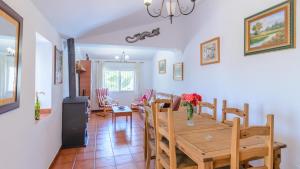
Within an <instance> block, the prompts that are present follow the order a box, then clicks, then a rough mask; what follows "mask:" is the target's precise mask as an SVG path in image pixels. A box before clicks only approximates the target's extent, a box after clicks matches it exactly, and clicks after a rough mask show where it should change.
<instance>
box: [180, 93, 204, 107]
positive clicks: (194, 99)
mask: <svg viewBox="0 0 300 169" xmlns="http://www.w3.org/2000/svg"><path fill="white" fill-rule="evenodd" d="M182 100H183V102H184V103H187V104H188V103H189V104H192V105H193V106H197V104H198V103H199V102H201V101H202V97H201V96H200V95H198V94H197V93H192V94H183V95H182ZM184 106H187V105H184Z"/></svg>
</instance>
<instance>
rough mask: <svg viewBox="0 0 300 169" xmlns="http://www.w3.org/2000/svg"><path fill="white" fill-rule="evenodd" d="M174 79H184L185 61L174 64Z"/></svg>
mask: <svg viewBox="0 0 300 169" xmlns="http://www.w3.org/2000/svg"><path fill="white" fill-rule="evenodd" d="M173 79H174V80H178V81H182V80H183V63H176V64H174V65H173Z"/></svg>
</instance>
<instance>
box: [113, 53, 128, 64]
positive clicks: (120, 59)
mask: <svg viewBox="0 0 300 169" xmlns="http://www.w3.org/2000/svg"><path fill="white" fill-rule="evenodd" d="M129 59H130V57H129V55H126V54H125V52H124V51H123V53H122V55H121V56H115V60H117V61H119V62H127V61H128V60H129Z"/></svg>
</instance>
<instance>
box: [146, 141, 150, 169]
mask: <svg viewBox="0 0 300 169" xmlns="http://www.w3.org/2000/svg"><path fill="white" fill-rule="evenodd" d="M150 161H151V150H150V148H149V146H147V158H146V169H150Z"/></svg>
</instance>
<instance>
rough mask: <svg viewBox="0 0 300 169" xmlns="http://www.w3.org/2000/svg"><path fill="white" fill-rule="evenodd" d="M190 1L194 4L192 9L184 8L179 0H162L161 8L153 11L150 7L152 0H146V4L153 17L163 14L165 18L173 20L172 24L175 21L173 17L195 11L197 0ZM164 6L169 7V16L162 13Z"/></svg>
mask: <svg viewBox="0 0 300 169" xmlns="http://www.w3.org/2000/svg"><path fill="white" fill-rule="evenodd" d="M165 1H166V2H165ZM190 1H191V3H192V5H193V6H192V8H191V9H189V8H188V7H186V8H183V7H182V6H181V4H180V3H179V0H162V2H161V6H160V9H158V10H153V13H151V12H150V9H149V7H150V6H151V4H152V0H144V4H145V6H146V8H147V12H148V14H149V15H150V16H151V17H153V18H156V17H160V16H161V17H163V18H170V21H171V24H172V23H173V17H178V16H180V15H189V14H191V13H192V12H193V11H194V9H195V5H196V0H190ZM164 6H166V8H167V13H168V15H167V16H163V15H162V10H163V8H164ZM176 8H178V12H176Z"/></svg>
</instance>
